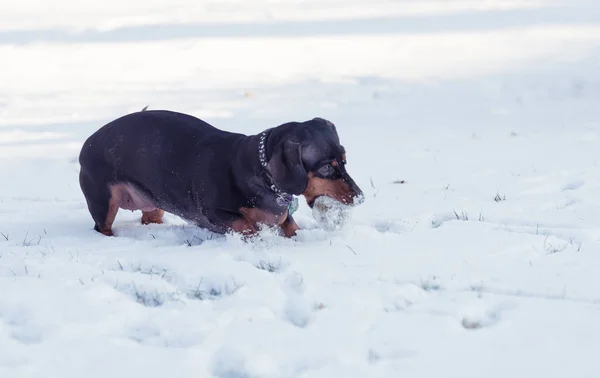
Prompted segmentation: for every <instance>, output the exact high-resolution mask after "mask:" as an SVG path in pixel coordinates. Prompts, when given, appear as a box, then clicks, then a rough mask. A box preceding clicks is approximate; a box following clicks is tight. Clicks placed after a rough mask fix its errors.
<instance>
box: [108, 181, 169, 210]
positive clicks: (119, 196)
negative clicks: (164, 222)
mask: <svg viewBox="0 0 600 378" xmlns="http://www.w3.org/2000/svg"><path fill="white" fill-rule="evenodd" d="M110 192H111V195H112V200H113V202H114V203H116V204H117V205H118V206H119V207H120V208H121V209H125V210H131V211H134V210H142V211H145V212H149V211H153V210H156V209H157V208H158V206H156V204H155V203H154V202H153V201H152V200H151V199H150V198H148V196H147V195H146V194H145V193H143V192H142V191H140V190H139V189H137V188H136V187H135V186H134V185H132V184H129V183H119V184H113V185H111V186H110Z"/></svg>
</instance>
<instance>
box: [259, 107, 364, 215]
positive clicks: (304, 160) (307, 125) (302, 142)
mask: <svg viewBox="0 0 600 378" xmlns="http://www.w3.org/2000/svg"><path fill="white" fill-rule="evenodd" d="M267 145H268V150H270V154H269V155H270V159H269V162H268V165H267V167H268V170H269V172H270V173H271V175H272V176H273V180H274V181H275V184H276V185H277V186H278V187H279V188H281V190H283V191H285V192H287V193H290V194H295V195H300V194H302V195H304V197H305V198H306V202H307V203H308V205H309V206H310V207H312V206H313V204H314V201H315V199H316V198H317V197H320V196H328V197H331V198H333V199H335V200H337V201H340V202H342V203H344V204H347V205H355V204H359V203H362V201H363V199H364V196H363V192H362V190H361V189H360V188H359V187H358V185H356V183H355V182H354V180H353V179H352V178H351V177H350V175H349V174H348V172H347V171H346V150H345V149H344V147H343V146H342V145H341V144H340V138H339V137H338V133H337V130H336V128H335V125H334V124H333V123H331V122H329V121H327V120H325V119H322V118H314V119H312V120H310V121H306V122H302V123H300V122H290V123H286V124H283V125H281V126H279V127H277V128H274V129H272V131H271V135H270V136H269V140H268V142H267Z"/></svg>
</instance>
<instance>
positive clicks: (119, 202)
mask: <svg viewBox="0 0 600 378" xmlns="http://www.w3.org/2000/svg"><path fill="white" fill-rule="evenodd" d="M79 163H80V165H81V170H80V174H79V183H80V185H81V190H82V191H83V194H84V196H85V199H86V202H87V206H88V209H89V212H90V214H91V216H92V219H93V220H94V222H95V225H94V229H95V230H96V231H98V232H100V233H102V234H104V235H107V236H112V235H113V231H112V224H113V222H114V220H115V217H116V215H117V211H118V210H119V209H120V208H121V209H126V210H131V211H134V210H141V211H142V220H141V221H142V223H143V224H149V223H162V218H163V215H164V212H165V211H166V212H169V213H171V214H175V215H177V216H179V217H181V218H183V219H185V220H188V221H190V222H193V223H194V224H196V225H197V226H199V227H202V228H206V229H208V230H210V231H212V232H215V233H220V234H224V233H227V232H237V233H242V234H244V235H252V234H255V233H256V232H257V231H258V230H259V225H260V224H263V225H267V226H271V227H274V226H278V227H280V228H281V230H282V231H283V234H284V235H285V236H287V237H292V236H294V235H295V234H296V231H297V230H298V229H299V227H298V225H297V224H296V222H295V221H294V219H293V218H292V216H291V214H289V211H288V206H289V204H290V202H291V201H292V199H293V196H294V195H296V196H298V195H304V197H305V199H306V201H307V203H308V205H309V206H310V207H311V208H312V206H313V204H314V201H315V199H316V198H317V197H319V196H329V197H332V198H334V199H336V200H338V201H340V202H342V203H344V204H347V205H356V204H358V203H361V202H362V201H363V198H364V196H363V193H362V191H361V189H360V188H359V187H358V186H357V185H356V183H355V182H354V180H353V179H352V178H351V177H350V175H349V174H348V172H347V171H346V152H345V150H344V147H343V146H342V145H341V144H340V140H339V137H338V134H337V130H336V127H335V125H334V124H333V123H331V122H329V121H327V120H325V119H322V118H314V119H312V120H309V121H306V122H289V123H285V124H282V125H280V126H277V127H273V128H271V129H267V130H266V131H263V132H262V133H260V134H257V135H243V134H238V133H232V132H227V131H223V130H220V129H217V128H215V127H213V126H212V125H210V124H208V123H206V122H204V121H202V120H200V119H198V118H196V117H193V116H191V115H187V114H183V113H177V112H172V111H166V110H149V111H148V110H146V109H145V108H144V110H142V111H140V112H136V113H131V114H128V115H125V116H123V117H120V118H117V119H115V120H114V121H111V122H109V123H108V124H106V125H104V126H103V127H101V128H100V129H99V130H97V131H96V132H95V133H94V134H92V135H91V136H90V137H89V138H88V139H87V140H86V141H85V143H84V145H83V147H82V149H81V152H80V154H79Z"/></svg>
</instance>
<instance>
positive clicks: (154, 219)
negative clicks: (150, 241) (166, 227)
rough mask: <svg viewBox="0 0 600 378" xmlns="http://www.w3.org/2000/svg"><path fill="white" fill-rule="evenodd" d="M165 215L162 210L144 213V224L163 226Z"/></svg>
mask: <svg viewBox="0 0 600 378" xmlns="http://www.w3.org/2000/svg"><path fill="white" fill-rule="evenodd" d="M163 215H165V211H164V210H161V209H156V210H152V211H142V224H150V223H157V224H161V223H162V218H163Z"/></svg>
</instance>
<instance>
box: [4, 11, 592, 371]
mask: <svg viewBox="0 0 600 378" xmlns="http://www.w3.org/2000/svg"><path fill="white" fill-rule="evenodd" d="M100 4H101V5H102V6H100ZM165 4H166V2H158V1H148V0H144V1H132V2H123V1H119V2H117V1H108V2H100V3H96V4H91V3H89V2H72V1H69V0H60V1H54V2H47V1H32V0H28V1H22V2H16V1H14V2H2V3H0V232H1V233H2V234H0V377H3V378H4V377H7V378H8V377H10V378H21V377H44V378H54V377H60V378H70V377H73V378H75V377H77V378H79V377H87V378H96V377H115V378H117V377H119V378H120V377H126V378H131V377H144V378H149V377H152V378H153V377H161V378H162V377H219V378H234V377H236V378H242V377H244V378H246V377H253V378H254V377H256V378H259V377H261V378H262V377H265V378H267V377H269V378H270V377H303V378H308V377H311V378H312V377H327V378H332V377H345V378H350V377H361V378H363V377H400V376H402V377H411V378H421V377H423V378H425V377H427V378H430V377H457V378H459V377H460V378H471V377H472V378H481V377H487V378H506V377H512V378H517V377H527V378H530V377H544V378H567V377H568V378H584V377H597V376H598V374H599V373H598V372H599V371H600V362H598V358H597V355H596V354H597V353H598V350H600V325H598V324H599V323H598V318H599V317H600V279H599V278H598V269H599V267H600V167H599V166H598V164H599V163H600V148H598V146H599V143H600V106H599V105H598V104H599V103H600V70H598V67H599V65H600V7H599V6H598V5H596V4H594V2H593V1H583V0H581V1H579V0H577V1H569V2H567V1H564V2H558V1H543V0H538V1H499V0H495V1H485V2H481V1H466V0H465V1H437V2H436V1H417V0H415V1H375V2H373V3H372V5H370V6H368V7H367V6H366V5H365V4H366V3H365V2H362V1H360V2H359V1H354V0H348V1H341V0H337V1H334V0H317V1H314V2H310V3H309V2H306V1H290V2H285V3H284V2H283V1H266V0H243V1H242V0H232V1H227V2H223V1H198V0H196V1H191V0H178V1H176V2H172V3H169V5H168V6H166V5H165ZM203 21H210V22H211V24H202V23H201V22H203ZM288 21H290V22H293V23H292V24H287V23H286V22H288ZM148 23H150V24H155V25H160V26H153V27H149V26H147V25H146V24H148ZM82 30H84V31H82ZM145 105H149V107H150V108H153V109H156V108H167V109H172V110H179V111H184V112H188V113H191V114H194V115H197V116H199V117H202V118H204V119H205V120H207V121H209V122H211V123H213V124H214V125H215V126H218V127H220V128H223V129H227V130H232V131H238V132H244V133H257V132H259V131H262V130H263V129H265V128H267V127H271V126H274V125H278V124H280V123H283V122H287V121H290V120H306V119H309V118H312V117H315V116H321V117H326V118H328V119H330V120H332V121H333V122H335V123H336V125H337V128H338V130H339V132H340V136H341V139H342V142H343V144H344V145H345V146H346V149H347V151H348V161H349V164H348V168H349V170H350V173H351V174H352V175H353V177H354V178H355V179H356V181H357V183H358V184H359V185H360V186H361V188H362V189H363V190H364V192H365V194H366V196H367V199H366V201H365V203H364V204H362V205H361V206H360V207H357V208H356V209H355V210H354V212H353V214H352V220H351V222H350V223H349V224H348V225H347V227H346V228H345V229H343V230H341V231H339V232H325V231H323V230H320V229H319V228H318V227H317V225H316V222H315V221H314V219H312V215H311V212H310V209H309V208H308V206H307V205H306V204H305V203H304V202H303V200H301V207H300V209H299V211H298V213H297V217H296V218H297V221H298V223H299V224H300V226H301V227H303V231H301V232H299V235H298V237H297V238H295V239H293V240H287V239H282V238H280V237H277V236H273V235H271V234H269V232H265V233H264V235H262V238H261V240H259V241H257V242H255V243H251V244H248V243H244V242H242V241H240V240H239V239H238V238H237V237H234V236H226V237H218V236H215V235H210V234H209V233H207V232H205V231H203V230H201V229H197V228H194V227H192V226H190V225H187V224H186V223H185V222H184V221H182V220H181V219H178V218H176V217H173V216H167V221H168V222H167V224H164V225H152V226H142V225H141V224H139V218H140V214H139V213H131V212H125V211H121V212H119V215H118V217H117V222H116V225H115V233H116V234H117V237H115V238H107V237H104V236H102V235H99V234H98V233H96V232H94V231H93V230H92V221H91V218H90V216H89V214H88V212H87V209H86V207H85V203H84V198H83V196H82V194H81V192H80V189H79V184H78V179H77V175H78V169H79V166H78V163H77V159H76V158H77V154H78V152H79V148H80V146H81V143H82V141H83V140H84V139H85V138H86V137H87V136H89V135H90V134H91V133H92V132H93V131H95V130H96V129H97V128H98V127H100V126H101V125H103V124H104V123H106V122H108V121H110V120H112V119H114V118H116V117H118V116H120V115H122V114H125V113H127V112H131V111H136V110H139V109H141V108H142V107H144V106H145ZM401 180H403V181H404V183H400V181H401Z"/></svg>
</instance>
